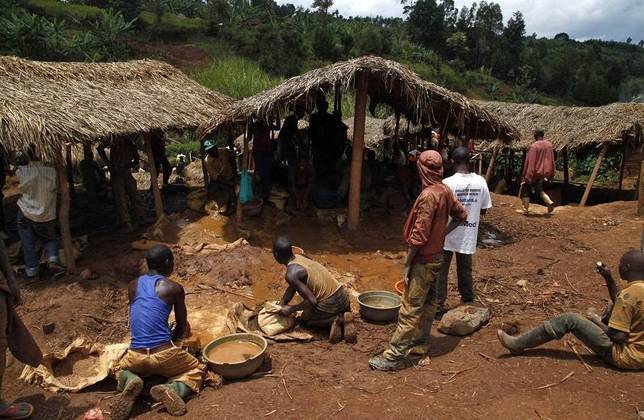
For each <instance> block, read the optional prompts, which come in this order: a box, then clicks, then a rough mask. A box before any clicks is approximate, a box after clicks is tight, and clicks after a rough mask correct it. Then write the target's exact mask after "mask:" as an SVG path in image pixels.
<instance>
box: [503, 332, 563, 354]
mask: <svg viewBox="0 0 644 420" xmlns="http://www.w3.org/2000/svg"><path fill="white" fill-rule="evenodd" d="M496 336H497V337H498V338H499V341H500V342H501V344H502V345H503V347H505V348H506V349H508V350H510V353H512V354H515V355H519V354H521V353H523V350H525V349H530V348H533V347H538V346H540V345H542V344H545V343H547V342H549V341H552V340H553V339H554V338H553V337H552V336H551V335H550V334H548V331H547V330H546V327H545V326H544V325H543V324H542V325H539V326H538V327H537V328H535V329H533V330H532V331H528V332H527V333H525V334H522V335H520V336H518V337H513V336H511V335H509V334H506V333H505V332H503V330H497V331H496Z"/></svg>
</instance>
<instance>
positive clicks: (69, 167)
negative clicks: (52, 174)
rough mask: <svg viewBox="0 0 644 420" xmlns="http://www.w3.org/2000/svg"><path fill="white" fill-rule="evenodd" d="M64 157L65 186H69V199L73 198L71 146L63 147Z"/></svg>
mask: <svg viewBox="0 0 644 420" xmlns="http://www.w3.org/2000/svg"><path fill="white" fill-rule="evenodd" d="M65 157H66V160H67V162H66V164H67V165H66V169H67V185H69V195H70V196H71V197H73V196H74V194H75V192H76V191H75V190H74V172H73V168H72V145H71V144H67V145H65Z"/></svg>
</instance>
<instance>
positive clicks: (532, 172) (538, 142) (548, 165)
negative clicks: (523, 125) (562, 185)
mask: <svg viewBox="0 0 644 420" xmlns="http://www.w3.org/2000/svg"><path fill="white" fill-rule="evenodd" d="M544 136H545V134H544V132H543V130H535V131H534V143H532V144H531V145H530V149H528V154H527V157H526V159H525V164H524V167H523V182H522V183H521V194H519V195H520V196H521V201H522V204H523V208H522V209H520V210H517V212H519V213H523V214H528V211H529V208H530V195H538V196H539V197H540V198H541V199H542V200H543V202H544V203H545V204H546V206H548V213H552V211H553V210H554V202H553V201H552V200H551V199H550V197H549V196H548V194H546V192H545V191H544V190H543V183H544V182H547V181H548V180H551V179H552V177H553V176H554V175H555V154H554V151H553V150H552V143H550V140H547V139H546V138H544Z"/></svg>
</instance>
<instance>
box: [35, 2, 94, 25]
mask: <svg viewBox="0 0 644 420" xmlns="http://www.w3.org/2000/svg"><path fill="white" fill-rule="evenodd" d="M25 6H26V7H27V8H28V9H30V10H32V11H34V12H36V13H38V14H40V15H44V16H48V17H53V18H58V19H66V20H69V21H72V22H80V23H85V22H91V21H93V20H95V19H97V18H98V17H99V16H100V14H101V12H102V11H103V10H102V9H100V8H98V7H94V6H87V5H84V4H74V3H63V2H61V1H57V0H27V2H26V3H25Z"/></svg>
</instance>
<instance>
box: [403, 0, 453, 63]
mask: <svg viewBox="0 0 644 420" xmlns="http://www.w3.org/2000/svg"><path fill="white" fill-rule="evenodd" d="M405 10H406V13H408V16H409V17H408V25H409V32H410V35H411V38H412V39H413V40H414V41H416V42H418V43H420V44H421V45H423V46H425V47H427V48H429V49H433V50H435V51H437V52H439V53H445V52H446V48H445V42H446V41H447V38H449V35H450V31H451V29H453V28H450V27H449V24H448V22H450V21H453V22H454V24H455V23H456V14H455V9H454V2H453V1H452V0H444V1H442V2H441V3H440V4H439V3H437V1H436V0H418V1H417V2H416V3H414V4H411V5H407V6H405Z"/></svg>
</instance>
